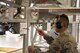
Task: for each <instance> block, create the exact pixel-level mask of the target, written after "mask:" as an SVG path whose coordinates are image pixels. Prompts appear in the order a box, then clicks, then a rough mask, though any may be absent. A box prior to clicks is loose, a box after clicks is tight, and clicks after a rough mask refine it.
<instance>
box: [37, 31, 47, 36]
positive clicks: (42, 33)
mask: <svg viewBox="0 0 80 53" xmlns="http://www.w3.org/2000/svg"><path fill="white" fill-rule="evenodd" d="M36 30H37V31H38V33H39V35H41V36H45V35H46V33H45V32H44V30H42V29H36Z"/></svg>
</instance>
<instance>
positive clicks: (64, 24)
mask: <svg viewBox="0 0 80 53" xmlns="http://www.w3.org/2000/svg"><path fill="white" fill-rule="evenodd" d="M57 21H58V19H57V18H55V19H54V28H55V30H56V32H63V31H64V30H65V29H66V27H65V26H67V20H66V19H65V18H60V21H61V26H62V28H61V29H59V28H57V27H56V23H57Z"/></svg>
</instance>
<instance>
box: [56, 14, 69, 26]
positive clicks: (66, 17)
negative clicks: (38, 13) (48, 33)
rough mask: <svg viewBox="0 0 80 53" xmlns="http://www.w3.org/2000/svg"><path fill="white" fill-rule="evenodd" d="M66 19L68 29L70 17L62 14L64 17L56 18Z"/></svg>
mask: <svg viewBox="0 0 80 53" xmlns="http://www.w3.org/2000/svg"><path fill="white" fill-rule="evenodd" d="M59 17H60V18H65V19H66V20H67V27H68V25H69V19H68V16H67V15H65V14H62V15H57V16H56V17H55V18H59Z"/></svg>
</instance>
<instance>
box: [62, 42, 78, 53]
mask: <svg viewBox="0 0 80 53" xmlns="http://www.w3.org/2000/svg"><path fill="white" fill-rule="evenodd" d="M61 52H62V53H78V50H77V44H75V43H73V42H67V43H65V44H64V45H63V49H62V51H61Z"/></svg>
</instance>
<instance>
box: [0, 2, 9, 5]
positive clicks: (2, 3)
mask: <svg viewBox="0 0 80 53" xmlns="http://www.w3.org/2000/svg"><path fill="white" fill-rule="evenodd" d="M0 4H1V5H5V6H10V5H9V4H6V3H4V2H0Z"/></svg>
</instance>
